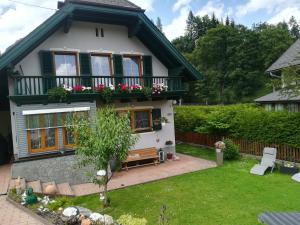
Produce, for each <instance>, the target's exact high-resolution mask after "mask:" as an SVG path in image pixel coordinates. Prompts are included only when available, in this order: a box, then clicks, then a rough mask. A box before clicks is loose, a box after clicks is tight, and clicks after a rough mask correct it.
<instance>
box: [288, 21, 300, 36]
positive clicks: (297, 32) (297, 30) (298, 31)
mask: <svg viewBox="0 0 300 225" xmlns="http://www.w3.org/2000/svg"><path fill="white" fill-rule="evenodd" d="M289 25H290V33H291V35H292V36H293V37H294V38H299V37H300V26H299V24H298V23H297V20H296V18H295V17H294V16H292V17H291V18H290V20H289Z"/></svg>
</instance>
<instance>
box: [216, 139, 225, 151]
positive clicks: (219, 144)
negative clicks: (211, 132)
mask: <svg viewBox="0 0 300 225" xmlns="http://www.w3.org/2000/svg"><path fill="white" fill-rule="evenodd" d="M215 147H216V149H221V150H223V149H225V143H224V142H223V141H218V142H216V143H215Z"/></svg>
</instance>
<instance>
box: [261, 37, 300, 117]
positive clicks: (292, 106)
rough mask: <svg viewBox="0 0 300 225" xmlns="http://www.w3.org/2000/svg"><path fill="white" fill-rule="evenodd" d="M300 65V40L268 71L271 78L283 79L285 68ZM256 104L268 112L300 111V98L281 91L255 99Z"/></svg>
mask: <svg viewBox="0 0 300 225" xmlns="http://www.w3.org/2000/svg"><path fill="white" fill-rule="evenodd" d="M298 65H300V39H298V40H297V41H296V42H295V43H294V44H293V45H291V46H290V47H289V48H288V49H287V50H286V51H285V52H284V53H283V54H282V55H281V56H280V57H279V58H278V59H277V60H276V61H275V62H274V63H273V64H272V65H271V66H270V67H269V68H268V69H267V71H266V72H267V73H269V75H270V76H271V77H275V78H279V79H281V71H282V69H284V68H287V67H291V66H298ZM255 102H257V103H259V104H260V105H262V106H263V107H265V109H266V110H268V111H272V110H274V111H281V110H284V109H286V110H288V111H290V112H299V111H300V96H292V97H290V96H288V95H285V94H282V93H281V92H280V91H279V90H277V91H275V90H274V91H273V92H272V93H270V94H267V95H265V96H262V97H260V98H258V99H255Z"/></svg>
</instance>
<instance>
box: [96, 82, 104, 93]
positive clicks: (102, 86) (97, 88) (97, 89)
mask: <svg viewBox="0 0 300 225" xmlns="http://www.w3.org/2000/svg"><path fill="white" fill-rule="evenodd" d="M104 88H105V86H104V84H99V85H98V86H97V87H95V89H96V91H97V92H99V91H103V89H104Z"/></svg>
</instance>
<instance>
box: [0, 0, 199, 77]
mask: <svg viewBox="0 0 300 225" xmlns="http://www.w3.org/2000/svg"><path fill="white" fill-rule="evenodd" d="M84 1H89V2H94V1H102V2H104V1H107V2H108V1H110V2H119V3H120V2H123V3H124V4H125V2H126V4H129V5H132V7H134V6H133V3H130V2H128V1H127V0H81V1H80V3H78V2H79V0H68V1H67V2H66V3H65V4H64V5H63V6H61V8H60V10H58V11H57V12H56V13H55V14H54V15H52V16H51V17H50V18H48V19H47V20H46V21H45V22H44V23H42V24H41V25H40V26H38V27H37V28H36V29H35V30H33V31H32V32H31V33H30V34H28V35H27V36H26V37H24V38H23V39H21V40H20V41H19V42H17V43H15V44H14V45H13V46H12V47H11V48H9V49H8V50H7V51H6V52H4V54H3V55H2V56H1V57H0V71H1V70H2V69H4V68H5V67H8V66H10V65H15V64H17V63H18V62H19V61H20V60H22V59H23V58H24V57H25V56H26V55H27V54H29V53H30V52H31V51H32V50H34V49H35V48H36V47H38V46H39V45H40V44H41V43H42V42H43V41H45V40H46V39H47V38H48V37H49V36H50V35H52V34H53V33H54V32H55V31H56V30H57V29H58V28H60V27H62V26H64V25H65V24H66V21H68V20H78V21H90V22H97V23H111V24H119V25H125V26H127V27H128V29H129V31H130V35H134V36H136V37H137V38H138V39H140V40H141V42H143V44H144V45H145V46H147V47H148V48H149V50H150V51H151V52H152V53H153V54H154V55H155V56H156V57H157V58H158V59H159V60H160V61H161V62H162V63H163V64H164V65H165V66H166V67H167V68H168V69H169V72H170V73H171V74H172V75H174V74H181V75H183V74H184V75H187V77H189V78H191V79H193V80H197V79H201V78H202V76H201V74H200V73H199V71H197V70H196V69H195V68H194V67H193V66H192V65H191V64H190V63H189V62H188V61H187V60H186V58H185V57H184V56H183V55H182V54H181V53H180V52H179V51H178V50H177V49H176V48H175V47H174V46H173V45H172V44H171V42H170V41H169V40H168V39H167V38H166V37H165V35H164V34H162V33H161V32H160V31H159V29H158V28H157V27H156V26H155V25H154V24H153V23H152V22H151V20H150V19H149V18H148V17H147V16H146V15H145V14H144V12H143V11H141V10H129V9H128V8H125V7H115V6H111V7H108V5H106V6H105V7H103V6H102V5H99V4H98V5H96V4H89V3H87V4H83V2H84ZM75 2H76V3H75Z"/></svg>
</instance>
